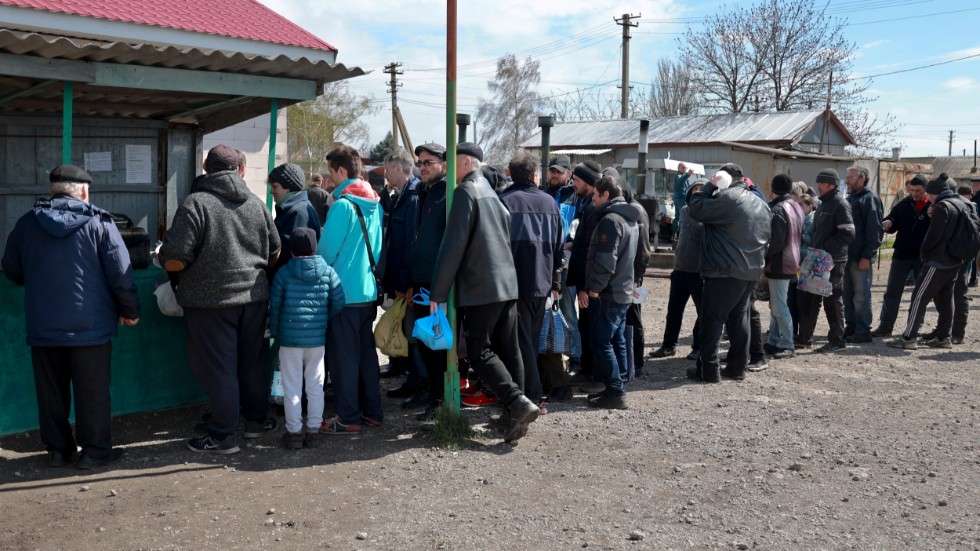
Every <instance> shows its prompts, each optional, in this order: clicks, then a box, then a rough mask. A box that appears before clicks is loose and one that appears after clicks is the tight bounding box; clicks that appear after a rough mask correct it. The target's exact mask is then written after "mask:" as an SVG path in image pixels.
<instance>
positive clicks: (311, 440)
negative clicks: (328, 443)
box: [303, 427, 323, 448]
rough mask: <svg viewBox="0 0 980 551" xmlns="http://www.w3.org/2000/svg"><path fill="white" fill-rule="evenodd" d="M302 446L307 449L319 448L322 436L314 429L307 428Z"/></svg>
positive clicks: (318, 430) (321, 443)
mask: <svg viewBox="0 0 980 551" xmlns="http://www.w3.org/2000/svg"><path fill="white" fill-rule="evenodd" d="M303 445H304V446H306V447H307V448H319V447H320V446H321V445H323V435H322V434H320V429H318V428H316V427H307V428H306V434H304V435H303Z"/></svg>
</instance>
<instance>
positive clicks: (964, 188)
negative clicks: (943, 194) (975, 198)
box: [956, 184, 973, 196]
mask: <svg viewBox="0 0 980 551" xmlns="http://www.w3.org/2000/svg"><path fill="white" fill-rule="evenodd" d="M956 194H957V195H966V196H972V195H973V186H971V185H970V184H959V185H957V186H956Z"/></svg>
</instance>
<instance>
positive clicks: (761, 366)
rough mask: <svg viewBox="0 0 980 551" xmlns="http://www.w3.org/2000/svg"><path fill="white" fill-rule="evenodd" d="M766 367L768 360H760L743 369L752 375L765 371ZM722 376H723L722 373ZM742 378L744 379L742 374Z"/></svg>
mask: <svg viewBox="0 0 980 551" xmlns="http://www.w3.org/2000/svg"><path fill="white" fill-rule="evenodd" d="M768 367H769V360H766V359H765V358H762V359H761V360H756V361H754V362H752V363H750V364H749V365H747V366H745V369H747V370H749V371H751V372H752V373H756V372H759V371H765V370H766V369H767V368H768ZM722 375H724V373H723V374H722ZM743 378H744V373H743Z"/></svg>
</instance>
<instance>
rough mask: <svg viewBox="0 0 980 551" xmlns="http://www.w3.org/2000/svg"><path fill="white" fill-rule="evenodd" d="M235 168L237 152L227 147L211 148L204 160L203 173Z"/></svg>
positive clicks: (236, 166) (217, 146)
mask: <svg viewBox="0 0 980 551" xmlns="http://www.w3.org/2000/svg"><path fill="white" fill-rule="evenodd" d="M236 168H238V150H236V149H234V148H232V147H228V146H227V145H216V146H214V147H212V148H211V151H208V158H207V159H205V160H204V172H207V173H208V174H214V173H215V172H221V171H223V170H235V169H236Z"/></svg>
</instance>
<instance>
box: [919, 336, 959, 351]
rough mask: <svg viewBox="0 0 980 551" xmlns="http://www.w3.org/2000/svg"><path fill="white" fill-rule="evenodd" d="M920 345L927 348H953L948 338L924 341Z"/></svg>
mask: <svg viewBox="0 0 980 551" xmlns="http://www.w3.org/2000/svg"><path fill="white" fill-rule="evenodd" d="M922 344H924V345H926V346H928V347H929V348H947V349H948V348H953V343H952V342H951V341H950V339H949V337H947V338H945V339H929V340H927V341H924V342H923V343H922Z"/></svg>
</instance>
